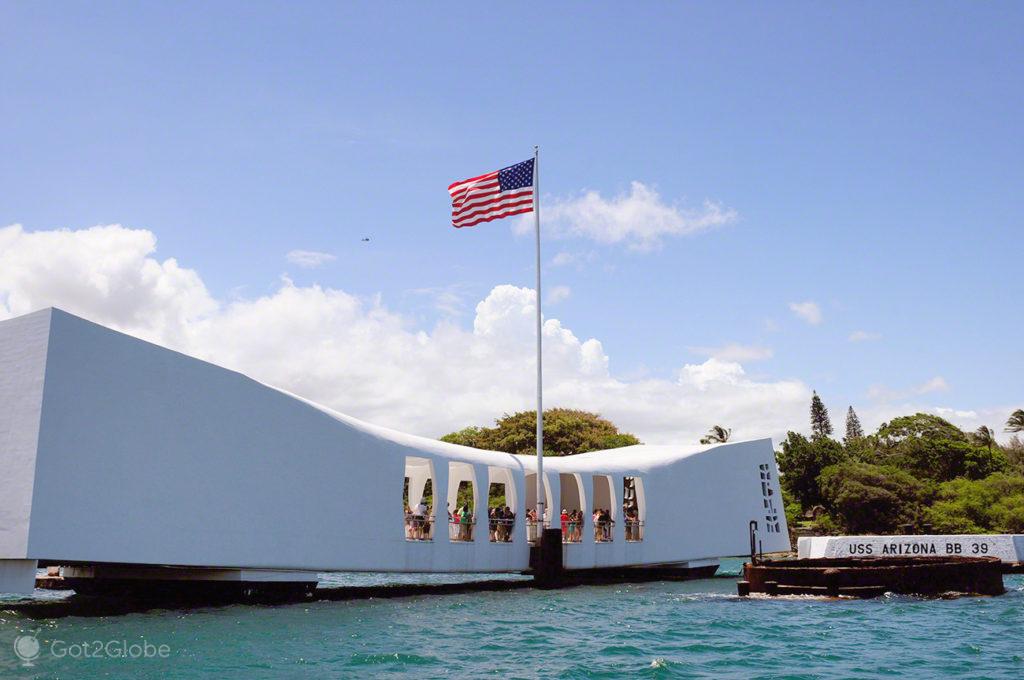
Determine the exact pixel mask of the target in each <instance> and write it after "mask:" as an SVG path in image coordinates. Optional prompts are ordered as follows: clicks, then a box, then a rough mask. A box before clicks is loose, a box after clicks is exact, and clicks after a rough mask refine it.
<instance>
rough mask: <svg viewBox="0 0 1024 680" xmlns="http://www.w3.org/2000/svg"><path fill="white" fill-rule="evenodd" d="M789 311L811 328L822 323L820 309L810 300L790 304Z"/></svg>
mask: <svg viewBox="0 0 1024 680" xmlns="http://www.w3.org/2000/svg"><path fill="white" fill-rule="evenodd" d="M789 309H790V310H791V311H792V312H793V313H794V314H796V315H797V316H798V317H800V318H801V319H803V320H804V321H806V322H807V323H809V324H811V325H812V326H817V325H818V324H820V323H821V322H822V319H823V317H822V315H821V307H819V306H818V303H817V302H812V301H811V300H808V301H806V302H790V303H789Z"/></svg>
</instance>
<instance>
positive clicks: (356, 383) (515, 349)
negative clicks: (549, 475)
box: [0, 225, 810, 444]
mask: <svg viewBox="0 0 1024 680" xmlns="http://www.w3.org/2000/svg"><path fill="white" fill-rule="evenodd" d="M155 243H156V241H155V238H154V236H153V234H152V233H150V232H148V231H143V230H133V229H126V228H124V227H120V226H117V225H113V226H107V227H94V228H92V229H84V230H80V231H47V232H34V233H27V232H25V231H24V230H22V229H21V228H20V227H17V226H13V227H7V228H0V318H5V317H9V316H13V315H17V314H23V313H26V312H29V311H32V310H35V309H39V308H42V307H46V306H51V305H53V306H58V307H61V308H63V309H65V310H67V311H69V312H71V313H73V314H78V315H81V316H84V317H86V318H88V319H92V320H94V321H97V322H99V323H102V324H106V325H110V326H113V327H116V328H118V329H120V330H123V331H126V332H128V333H131V334H134V335H138V336H140V337H143V338H145V339H148V340H152V341H155V342H158V343H161V344H164V345H167V346H169V347H172V348H174V349H177V350H180V351H183V352H186V353H188V354H192V355H194V356H198V357H201V358H203V359H207V360H209V361H212V362H214V363H217V364H220V365H223V366H227V367H229V368H233V369H237V370H241V371H243V372H245V373H247V374H249V375H251V376H253V377H254V378H256V379H258V380H262V381H265V382H267V383H269V384H272V385H276V386H279V387H281V388H283V389H286V390H289V391H291V392H294V393H296V394H299V395H301V396H303V397H306V398H308V399H311V400H313V401H316V402H319V403H322V404H324V405H326V406H329V407H331V408H335V409H337V410H339V411H342V412H345V413H348V414H351V415H353V416H356V417H359V418H363V419H365V420H368V421H370V422H376V423H380V424H382V425H386V426H390V427H395V428H397V429H401V430H405V431H408V432H414V433H418V434H424V435H428V436H437V435H439V434H442V433H444V432H447V431H450V430H453V429H456V428H460V427H463V426H465V425H469V424H487V423H489V422H491V421H492V420H493V419H494V418H495V417H498V416H500V415H501V414H502V413H504V412H509V411H514V410H520V409H528V408H530V407H531V406H532V404H533V400H534V372H533V370H532V369H531V368H530V366H531V365H532V362H533V352H534V336H533V332H534V325H533V324H534V293H533V291H532V290H531V289H528V288H518V287H515V286H509V285H499V286H495V287H494V289H493V290H491V291H490V293H489V294H488V295H487V296H486V297H485V298H484V299H483V300H481V301H480V302H479V303H478V304H477V305H476V310H475V315H474V318H473V323H472V326H471V327H469V328H466V327H464V326H462V325H459V324H456V323H453V322H451V321H443V322H441V323H439V324H437V325H436V326H434V327H433V328H431V329H426V328H417V327H416V325H415V323H414V322H413V321H411V320H410V319H408V318H405V317H403V316H401V315H399V314H396V313H395V312H392V311H391V310H389V309H388V308H387V307H386V306H385V305H384V304H383V303H382V302H381V301H380V300H379V299H369V300H367V299H364V298H360V297H357V296H354V295H351V294H349V293H346V292H344V291H341V290H332V289H329V288H322V287H320V286H316V285H313V286H297V285H295V284H294V283H293V282H292V281H290V280H289V279H287V278H285V279H283V280H282V282H281V284H280V286H279V288H278V289H277V290H276V291H274V292H273V293H271V294H268V295H265V296H263V297H259V298H249V299H245V298H242V299H230V300H222V301H217V300H215V299H213V298H212V297H211V296H210V294H209V292H208V291H207V289H206V287H205V285H204V284H203V281H202V279H201V278H200V276H199V274H198V273H196V272H195V271H193V270H190V269H184V268H182V267H180V266H179V265H178V264H177V262H175V260H173V259H165V260H163V261H159V260H157V259H155V258H154V257H152V254H153V253H154V250H155ZM544 339H545V343H544V347H545V354H544V361H545V364H544V368H545V401H546V403H547V404H549V405H551V406H557V405H565V406H572V407H577V408H584V409H589V410H594V411H598V412H600V413H603V414H604V415H605V416H607V417H609V418H611V419H612V420H613V421H615V422H616V423H618V424H619V425H620V426H622V427H623V428H624V429H626V430H627V431H632V432H635V433H636V434H637V435H638V436H640V437H641V438H642V439H643V440H644V441H646V442H649V443H669V442H675V443H683V444H691V443H695V442H696V441H697V440H698V439H699V437H700V436H701V435H703V434H704V432H706V431H707V428H708V427H710V426H711V425H713V424H715V423H719V424H722V425H724V426H726V427H732V428H733V431H734V436H735V437H736V438H738V439H742V438H753V437H764V436H779V435H781V434H782V433H784V432H785V431H786V430H787V429H791V428H792V429H796V428H801V427H803V426H804V424H805V423H804V421H806V410H807V402H808V399H809V398H810V390H809V389H808V387H807V386H806V385H804V384H803V383H802V382H800V381H798V380H775V381H768V380H758V379H753V378H751V377H750V376H748V375H747V374H746V373H745V372H744V370H743V367H742V366H741V365H740V364H739V363H736V362H730V361H725V360H723V359H720V358H715V357H712V358H709V359H708V360H707V361H705V362H703V363H699V364H687V365H685V366H683V367H682V368H681V369H680V371H679V373H678V375H677V376H676V377H675V378H674V379H672V378H652V377H641V378H638V379H634V380H626V379H624V378H622V377H620V376H616V375H614V374H613V373H612V372H611V370H610V360H609V357H608V356H607V355H606V354H605V352H604V348H603V346H602V344H601V342H600V341H599V340H597V339H594V338H591V339H586V340H584V339H581V338H578V337H577V336H576V335H575V334H574V333H573V332H572V331H571V330H570V329H568V328H566V327H564V326H563V325H562V324H561V322H559V321H558V320H557V319H554V318H548V319H546V321H545V322H544Z"/></svg>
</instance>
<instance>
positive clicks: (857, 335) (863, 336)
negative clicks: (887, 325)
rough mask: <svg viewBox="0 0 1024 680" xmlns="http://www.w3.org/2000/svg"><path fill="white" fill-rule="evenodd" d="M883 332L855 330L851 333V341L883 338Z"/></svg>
mask: <svg viewBox="0 0 1024 680" xmlns="http://www.w3.org/2000/svg"><path fill="white" fill-rule="evenodd" d="M881 339H882V335H881V333H869V332H867V331H854V332H852V333H850V337H849V340H850V342H869V341H871V340H881Z"/></svg>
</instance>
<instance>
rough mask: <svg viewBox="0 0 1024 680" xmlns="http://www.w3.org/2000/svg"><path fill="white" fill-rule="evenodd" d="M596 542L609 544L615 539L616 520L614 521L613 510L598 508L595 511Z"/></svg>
mask: <svg viewBox="0 0 1024 680" xmlns="http://www.w3.org/2000/svg"><path fill="white" fill-rule="evenodd" d="M593 520H594V542H595V543H608V542H610V541H611V540H612V539H613V538H614V537H615V534H614V533H613V532H614V525H615V520H613V519H612V513H611V510H609V509H608V508H597V509H596V510H594V516H593Z"/></svg>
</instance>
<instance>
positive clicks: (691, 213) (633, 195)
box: [513, 181, 737, 251]
mask: <svg viewBox="0 0 1024 680" xmlns="http://www.w3.org/2000/svg"><path fill="white" fill-rule="evenodd" d="M542 218H543V227H544V229H545V233H546V234H548V235H549V236H554V237H562V238H565V237H576V238H588V239H592V240H594V241H597V242H598V243H603V244H615V243H625V244H626V245H628V246H629V248H630V249H633V250H640V251H647V250H654V249H656V248H659V247H660V246H661V244H662V241H663V239H664V238H665V237H669V236H685V235H687V234H696V233H699V232H702V231H707V230H709V229H714V228H715V227H720V226H723V225H726V224H729V223H731V222H734V221H736V218H737V213H736V211H735V210H733V209H732V208H727V207H725V206H723V205H721V204H720V203H715V202H713V201H704V203H703V205H702V206H701V207H700V208H692V209H687V208H681V207H679V206H676V205H670V204H668V203H665V202H664V201H663V200H662V199H661V196H659V195H658V192H657V191H655V190H654V189H653V188H652V187H649V186H648V185H646V184H644V183H643V182H636V181H634V182H632V183H631V185H630V190H629V193H624V194H619V195H618V196H614V197H611V198H604V197H603V196H601V194H600V193H599V192H597V191H585V192H583V193H582V194H580V195H578V196H575V197H572V198H565V199H554V200H549V201H548V202H547V204H546V205H544V207H543V208H542ZM532 225H533V222H532V217H531V218H530V219H528V220H525V219H524V220H522V221H520V222H517V223H515V224H514V225H513V228H514V229H515V230H516V232H517V233H526V232H528V231H530V230H531V229H533V226H532Z"/></svg>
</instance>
